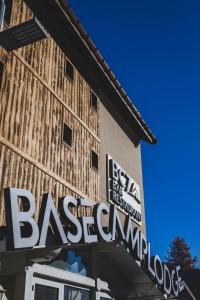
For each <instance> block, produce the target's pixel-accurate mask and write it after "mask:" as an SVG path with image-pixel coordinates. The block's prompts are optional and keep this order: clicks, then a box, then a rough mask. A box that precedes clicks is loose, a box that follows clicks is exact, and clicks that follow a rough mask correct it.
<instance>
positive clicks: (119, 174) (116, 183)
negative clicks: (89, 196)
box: [107, 155, 142, 226]
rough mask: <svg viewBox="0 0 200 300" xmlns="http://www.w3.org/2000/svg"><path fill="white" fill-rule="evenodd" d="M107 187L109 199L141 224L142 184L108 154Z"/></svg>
mask: <svg viewBox="0 0 200 300" xmlns="http://www.w3.org/2000/svg"><path fill="white" fill-rule="evenodd" d="M107 188H108V201H109V202H110V203H112V204H115V205H117V207H118V208H119V209H120V210H121V211H122V212H123V213H125V214H126V215H129V216H131V218H132V220H133V221H135V222H136V223H137V224H138V225H140V226H141V225H142V212H141V195H140V186H139V185H138V184H137V183H136V182H135V181H134V180H133V179H132V178H131V177H130V176H129V175H128V173H127V172H126V171H124V170H123V169H122V167H121V166H120V165H119V164H118V163H117V162H116V161H115V160H113V159H112V157H111V156H110V155H107Z"/></svg>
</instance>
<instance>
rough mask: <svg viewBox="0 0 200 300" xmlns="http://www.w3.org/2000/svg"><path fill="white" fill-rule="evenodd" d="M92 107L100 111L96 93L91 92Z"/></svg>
mask: <svg viewBox="0 0 200 300" xmlns="http://www.w3.org/2000/svg"><path fill="white" fill-rule="evenodd" d="M90 105H91V106H92V108H94V109H95V110H97V109H98V99H97V96H96V95H95V93H94V92H92V91H91V93H90Z"/></svg>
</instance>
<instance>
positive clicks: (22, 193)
mask: <svg viewBox="0 0 200 300" xmlns="http://www.w3.org/2000/svg"><path fill="white" fill-rule="evenodd" d="M4 195H5V211H6V223H7V226H8V233H7V241H8V247H9V248H10V249H20V248H29V247H33V246H35V245H36V244H37V242H38V239H39V229H38V226H37V223H36V222H35V220H34V219H33V215H34V213H35V199H34V197H33V195H32V194H31V193H30V192H29V191H27V190H24V189H17V188H6V189H5V190H4ZM19 199H21V200H22V206H23V205H24V204H25V202H27V204H28V205H26V207H28V210H27V209H26V210H25V211H20V205H19ZM21 223H23V224H24V225H25V226H24V227H25V228H26V227H27V225H28V226H29V227H31V233H29V236H28V237H27V236H26V237H23V236H22V231H21Z"/></svg>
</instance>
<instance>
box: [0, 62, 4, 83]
mask: <svg viewBox="0 0 200 300" xmlns="http://www.w3.org/2000/svg"><path fill="white" fill-rule="evenodd" d="M3 70H4V64H3V63H2V62H1V61H0V88H1V86H2V80H3Z"/></svg>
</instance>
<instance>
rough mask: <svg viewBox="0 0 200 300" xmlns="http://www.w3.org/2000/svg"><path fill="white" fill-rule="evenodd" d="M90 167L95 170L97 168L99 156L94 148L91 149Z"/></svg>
mask: <svg viewBox="0 0 200 300" xmlns="http://www.w3.org/2000/svg"><path fill="white" fill-rule="evenodd" d="M91 167H92V168H94V169H95V170H96V171H98V169H99V156H98V154H97V153H96V152H95V151H94V150H91Z"/></svg>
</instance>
